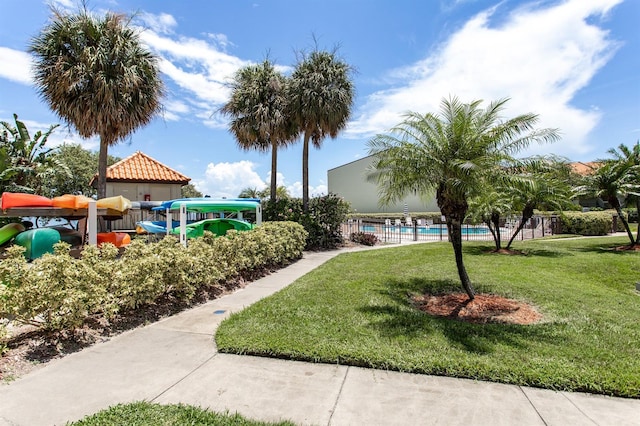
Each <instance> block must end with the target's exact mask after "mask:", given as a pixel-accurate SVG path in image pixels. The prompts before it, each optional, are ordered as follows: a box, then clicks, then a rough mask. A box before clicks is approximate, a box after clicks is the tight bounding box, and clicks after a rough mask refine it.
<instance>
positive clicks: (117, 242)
mask: <svg viewBox="0 0 640 426" xmlns="http://www.w3.org/2000/svg"><path fill="white" fill-rule="evenodd" d="M106 243H111V244H113V245H114V246H116V247H124V246H127V245H129V244H130V243H131V237H130V236H129V234H127V233H126V232H98V246H100V245H101V244H106Z"/></svg>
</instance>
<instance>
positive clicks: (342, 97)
mask: <svg viewBox="0 0 640 426" xmlns="http://www.w3.org/2000/svg"><path fill="white" fill-rule="evenodd" d="M301 56H302V57H301V60H299V62H298V64H297V66H296V69H295V70H294V72H293V74H292V76H291V84H290V86H289V87H290V95H289V99H290V101H291V111H292V114H293V117H294V120H295V122H296V125H297V127H298V129H299V130H300V131H301V132H302V133H303V135H304V139H303V147H302V206H303V211H304V212H305V213H307V212H308V211H309V143H310V142H311V143H312V144H313V146H315V147H316V148H320V147H321V146H322V141H323V140H324V139H325V138H326V137H327V136H330V137H331V138H336V137H337V136H338V134H339V132H340V131H341V130H342V129H344V128H345V126H346V125H347V121H348V120H349V117H350V116H351V107H352V105H353V98H354V87H353V82H352V81H351V72H352V68H351V67H350V66H349V65H348V64H347V63H346V62H344V61H342V60H340V59H339V58H338V57H337V54H336V52H335V51H333V52H326V51H318V50H314V51H313V52H311V53H310V54H309V55H304V54H302V55H301Z"/></svg>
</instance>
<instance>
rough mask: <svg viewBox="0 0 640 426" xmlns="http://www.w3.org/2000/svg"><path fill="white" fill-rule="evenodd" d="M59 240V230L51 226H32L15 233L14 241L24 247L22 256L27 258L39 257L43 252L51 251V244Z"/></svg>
mask: <svg viewBox="0 0 640 426" xmlns="http://www.w3.org/2000/svg"><path fill="white" fill-rule="evenodd" d="M58 242H60V232H58V231H56V230H55V229H52V228H33V229H27V230H26V231H24V232H21V233H19V234H18V235H16V237H15V239H14V243H15V244H18V245H20V246H22V247H24V248H26V250H25V252H24V256H25V257H26V258H27V260H33V259H37V258H39V257H41V256H42V255H44V254H45V253H53V245H54V244H56V243H58Z"/></svg>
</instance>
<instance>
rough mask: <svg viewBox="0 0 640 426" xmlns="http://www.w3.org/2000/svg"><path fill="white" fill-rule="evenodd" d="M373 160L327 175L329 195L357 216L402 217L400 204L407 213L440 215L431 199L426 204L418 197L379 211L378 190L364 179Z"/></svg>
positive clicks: (351, 165) (410, 197)
mask: <svg viewBox="0 0 640 426" xmlns="http://www.w3.org/2000/svg"><path fill="white" fill-rule="evenodd" d="M372 161H373V157H372V156H369V157H365V158H361V159H359V160H356V161H353V162H351V163H347V164H344V165H342V166H339V167H336V168H334V169H331V170H329V171H327V182H328V187H329V192H330V193H333V194H336V195H339V196H341V197H342V198H344V199H345V200H346V201H348V202H349V203H350V204H351V207H352V209H354V210H355V211H357V212H358V213H384V212H389V213H402V212H403V209H404V204H405V203H406V204H407V207H408V210H409V211H410V212H427V211H429V212H437V211H440V209H439V208H438V205H437V204H436V200H435V197H432V198H431V199H430V200H429V201H428V202H424V201H422V200H420V198H419V197H418V196H415V195H411V196H407V197H406V198H405V199H404V200H402V201H401V202H399V203H396V204H393V205H388V206H385V207H381V206H380V205H379V204H378V186H377V185H376V183H375V182H368V181H367V179H366V174H367V168H368V167H369V166H370V165H371V162H372Z"/></svg>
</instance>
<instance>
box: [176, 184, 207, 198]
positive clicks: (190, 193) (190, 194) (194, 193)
mask: <svg viewBox="0 0 640 426" xmlns="http://www.w3.org/2000/svg"><path fill="white" fill-rule="evenodd" d="M180 195H181V196H182V198H202V197H203V195H202V192H200V191H198V190H197V189H196V187H195V186H194V185H193V184H192V183H189V184H186V185H184V186H183V187H182V188H180Z"/></svg>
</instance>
